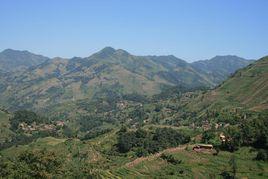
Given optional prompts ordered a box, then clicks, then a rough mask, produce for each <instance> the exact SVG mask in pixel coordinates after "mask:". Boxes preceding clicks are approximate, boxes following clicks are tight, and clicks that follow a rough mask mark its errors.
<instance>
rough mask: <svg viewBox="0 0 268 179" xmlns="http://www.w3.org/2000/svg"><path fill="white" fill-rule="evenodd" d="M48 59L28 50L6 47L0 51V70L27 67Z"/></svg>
mask: <svg viewBox="0 0 268 179" xmlns="http://www.w3.org/2000/svg"><path fill="white" fill-rule="evenodd" d="M46 60H48V58H47V57H44V56H41V55H36V54H33V53H30V52H28V51H19V50H12V49H6V50H4V51H2V52H1V53H0V71H2V72H9V71H15V70H19V69H25V68H29V67H32V66H35V65H38V64H41V63H43V62H44V61H46Z"/></svg>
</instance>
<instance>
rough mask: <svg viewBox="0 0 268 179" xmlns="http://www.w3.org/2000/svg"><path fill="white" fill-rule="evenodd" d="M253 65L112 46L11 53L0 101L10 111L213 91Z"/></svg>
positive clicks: (4, 58) (0, 57)
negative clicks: (86, 51)
mask: <svg viewBox="0 0 268 179" xmlns="http://www.w3.org/2000/svg"><path fill="white" fill-rule="evenodd" d="M226 61H228V63H225V62H226ZM250 63H252V60H246V59H243V58H240V57H237V56H216V57H214V58H212V59H210V60H203V61H197V62H194V63H187V62H186V61H184V60H182V59H179V58H177V57H175V56H173V55H168V56H135V55H132V54H130V53H128V52H127V51H125V50H122V49H118V50H115V49H114V48H112V47H106V48H104V49H102V50H101V51H99V52H97V53H94V54H93V55H91V56H89V57H85V58H81V57H73V58H70V59H64V58H53V59H50V58H47V57H44V56H41V55H35V54H33V53H30V52H28V51H17V50H11V49H8V50H4V51H3V52H1V53H0V70H1V71H0V72H1V73H0V81H1V85H0V92H1V95H0V101H1V105H2V106H5V107H8V108H11V109H12V108H19V109H20V108H31V109H39V108H46V107H48V106H50V105H54V104H58V103H64V102H70V101H75V100H80V99H88V100H91V99H93V98H96V97H97V96H101V95H103V94H105V93H111V92H113V93H117V94H132V93H137V94H141V95H149V96H150V95H153V94H158V93H160V92H161V91H163V90H165V89H168V88H170V87H174V86H183V87H185V88H189V89H190V88H199V87H208V88H211V87H215V86H217V85H218V84H220V83H221V82H222V81H223V80H225V79H226V78H227V77H228V76H230V75H231V74H232V73H234V72H235V71H236V70H237V69H240V68H242V67H245V66H247V65H248V64H250Z"/></svg>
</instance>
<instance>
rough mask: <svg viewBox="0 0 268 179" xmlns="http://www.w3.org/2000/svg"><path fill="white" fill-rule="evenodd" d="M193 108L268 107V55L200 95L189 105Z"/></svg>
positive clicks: (265, 108)
mask: <svg viewBox="0 0 268 179" xmlns="http://www.w3.org/2000/svg"><path fill="white" fill-rule="evenodd" d="M188 106H189V107H190V108H192V109H198V110H202V109H207V108H212V109H223V108H230V107H241V108H246V109H251V110H257V111H258V110H260V111H262V110H267V109H268V57H263V58H261V59H260V60H258V61H256V62H255V63H253V64H251V65H249V66H247V67H245V68H243V69H241V70H238V71H237V72H236V73H235V74H234V75H233V76H231V77H230V78H229V79H228V80H226V81H224V82H223V83H222V84H221V85H219V86H218V87H217V88H216V89H214V90H212V91H209V92H207V93H205V94H204V95H199V97H197V98H196V99H195V100H193V101H192V102H190V103H189V105H188Z"/></svg>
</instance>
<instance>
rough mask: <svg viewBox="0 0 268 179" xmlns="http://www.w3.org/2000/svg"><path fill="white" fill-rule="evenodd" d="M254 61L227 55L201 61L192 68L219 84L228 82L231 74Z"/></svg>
mask: <svg viewBox="0 0 268 179" xmlns="http://www.w3.org/2000/svg"><path fill="white" fill-rule="evenodd" d="M253 62H254V60H246V59H244V58H241V57H238V56H234V55H226V56H215V57H213V58H211V59H209V60H200V61H196V62H193V63H192V64H191V65H192V67H193V68H194V69H195V70H197V71H199V72H200V73H203V74H204V75H207V76H208V77H209V79H210V80H211V81H213V82H214V83H216V84H218V83H221V82H222V81H224V80H226V79H227V78H228V77H229V76H230V74H233V73H234V72H235V71H236V70H238V69H241V68H244V67H246V66H248V65H249V64H251V63H253Z"/></svg>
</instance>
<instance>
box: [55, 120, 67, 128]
mask: <svg viewBox="0 0 268 179" xmlns="http://www.w3.org/2000/svg"><path fill="white" fill-rule="evenodd" d="M64 124H65V123H64V121H56V126H59V127H63V126H64Z"/></svg>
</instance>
